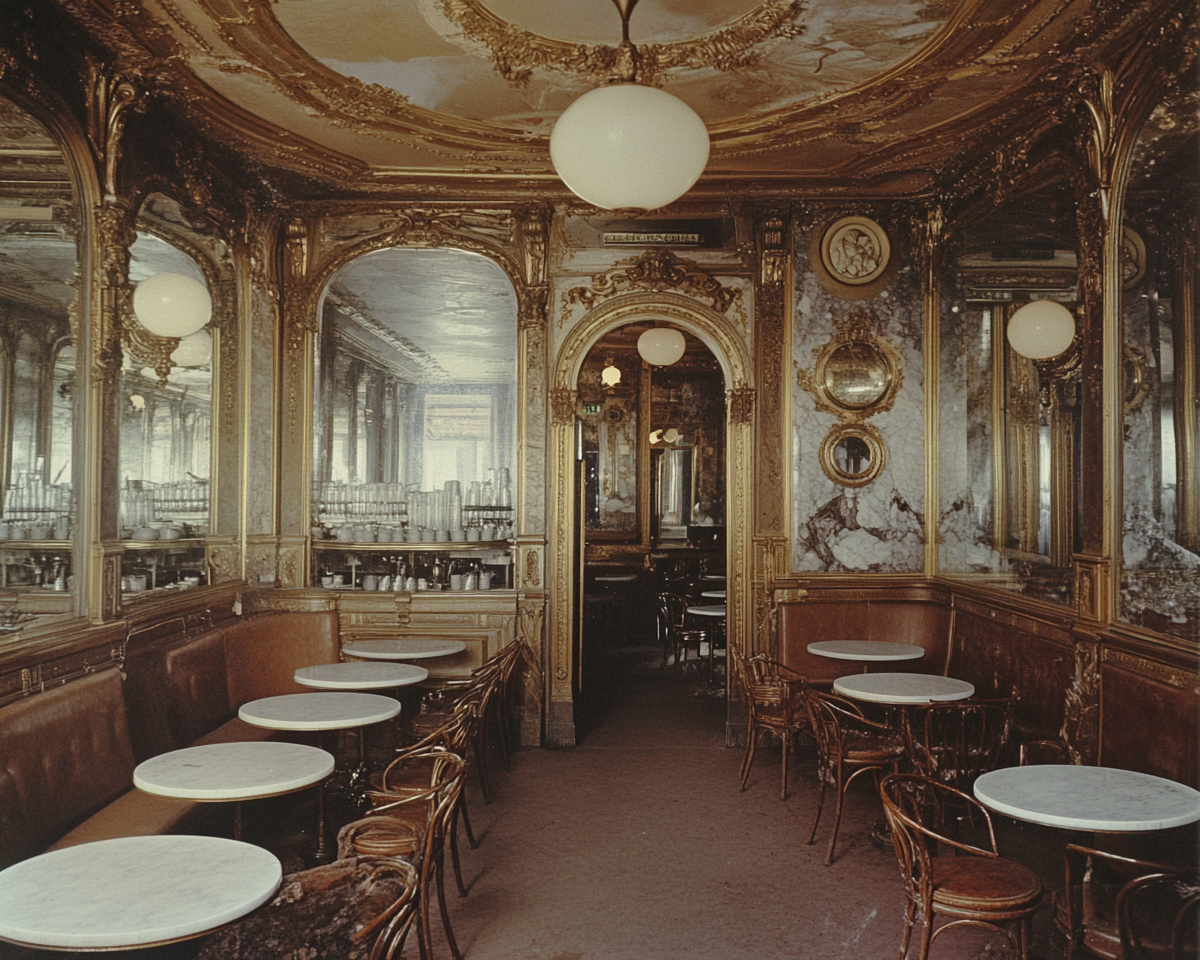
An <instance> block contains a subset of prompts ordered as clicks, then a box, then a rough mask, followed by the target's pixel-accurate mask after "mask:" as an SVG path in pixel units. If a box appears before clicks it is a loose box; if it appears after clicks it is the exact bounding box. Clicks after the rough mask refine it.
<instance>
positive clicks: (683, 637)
mask: <svg viewBox="0 0 1200 960" xmlns="http://www.w3.org/2000/svg"><path fill="white" fill-rule="evenodd" d="M687 605H688V599H687V597H685V596H684V595H683V594H679V593H673V592H671V591H663V592H662V593H660V594H659V595H658V624H659V635H660V637H661V638H662V642H663V655H662V666H663V669H666V666H667V661H668V660H670V661H671V663H672V664H674V665H675V666H676V667H679V668H680V669H682V670H683V672H685V673H686V672H687V670H688V668H689V667H690V668H692V669H695V670H699V669H700V662H701V661H700V645H701V643H707V642H708V640H709V634H708V631H707V630H704V629H702V628H699V627H694V626H691V625H690V624H688V623H687V615H686V610H687ZM693 651H695V654H696V655H695V657H694V658H693V657H691V656H690V654H691V653H692V652H693Z"/></svg>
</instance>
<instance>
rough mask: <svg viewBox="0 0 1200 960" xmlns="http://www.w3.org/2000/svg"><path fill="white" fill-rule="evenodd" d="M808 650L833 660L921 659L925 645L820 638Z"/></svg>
mask: <svg viewBox="0 0 1200 960" xmlns="http://www.w3.org/2000/svg"><path fill="white" fill-rule="evenodd" d="M808 652H809V653H814V654H816V655H817V656H818V657H829V658H830V659H833V660H871V661H875V660H920V659H921V657H923V656H925V650H924V648H923V647H918V646H916V645H915V644H911V643H888V642H887V641H886V640H819V641H817V642H816V643H810V644H809V645H808Z"/></svg>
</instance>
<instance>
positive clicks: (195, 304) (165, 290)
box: [133, 273, 212, 338]
mask: <svg viewBox="0 0 1200 960" xmlns="http://www.w3.org/2000/svg"><path fill="white" fill-rule="evenodd" d="M133 312H134V315H135V316H136V317H137V320H138V323H140V324H141V325H142V326H143V327H145V328H146V329H147V330H149V331H150V332H151V333H152V334H154V335H155V336H156V337H179V338H183V337H187V336H190V335H191V334H193V333H195V332H196V331H197V330H199V329H200V328H202V327H203V326H204V325H205V324H207V323H208V321H209V319H210V318H211V317H212V297H210V296H209V295H208V290H207V289H206V288H205V286H204V284H202V283H198V282H197V281H195V280H193V279H192V278H191V277H185V276H184V275H183V274H181V273H157V274H155V275H154V276H152V277H148V278H147V279H145V280H143V281H142V282H141V283H139V284H138V285H137V289H136V290H134V291H133Z"/></svg>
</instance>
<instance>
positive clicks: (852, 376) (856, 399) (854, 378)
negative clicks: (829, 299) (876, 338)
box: [822, 340, 892, 410]
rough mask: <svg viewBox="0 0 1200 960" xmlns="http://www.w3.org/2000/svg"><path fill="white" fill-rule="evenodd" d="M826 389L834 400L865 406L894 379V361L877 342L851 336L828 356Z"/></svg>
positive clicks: (849, 405)
mask: <svg viewBox="0 0 1200 960" xmlns="http://www.w3.org/2000/svg"><path fill="white" fill-rule="evenodd" d="M822 374H823V379H824V384H825V392H826V393H827V394H828V395H829V397H830V399H832V400H833V402H834V403H837V404H838V405H840V406H843V407H846V408H848V409H851V410H863V409H865V408H867V407H870V406H874V405H875V404H876V403H878V402H879V401H880V400H882V399H883V397H884V395H885V394H886V393H887V390H888V387H889V386H890V385H891V381H892V370H891V364H889V363H888V359H887V357H886V356H885V355H884V353H883V351H882V350H880V349H879V346H878V344H876V343H873V342H870V341H863V340H850V341H847V342H846V343H841V344H838V346H836V347H835V348H834V349H833V350H832V351H831V352H830V353H829V355H828V356H827V357H826V358H825V364H824V369H823V370H822Z"/></svg>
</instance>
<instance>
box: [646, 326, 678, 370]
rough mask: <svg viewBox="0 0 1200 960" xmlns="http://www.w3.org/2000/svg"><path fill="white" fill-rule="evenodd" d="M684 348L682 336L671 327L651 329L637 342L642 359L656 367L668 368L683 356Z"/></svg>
mask: <svg viewBox="0 0 1200 960" xmlns="http://www.w3.org/2000/svg"><path fill="white" fill-rule="evenodd" d="M685 346H687V344H686V343H685V342H684V339H683V334H682V333H680V332H679V331H678V330H674V329H672V328H671V327H651V328H650V329H649V330H647V331H646V332H645V333H643V334H642V335H641V336H640V337H638V342H637V349H638V353H640V354H641V355H642V359H643V360H645V361H646V362H647V363H652V364H654V366H656V367H669V366H670V365H671V364H673V363H674V362H675V361H676V360H678V359H679V358H680V357H682V356H683V350H684V347H685Z"/></svg>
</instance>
